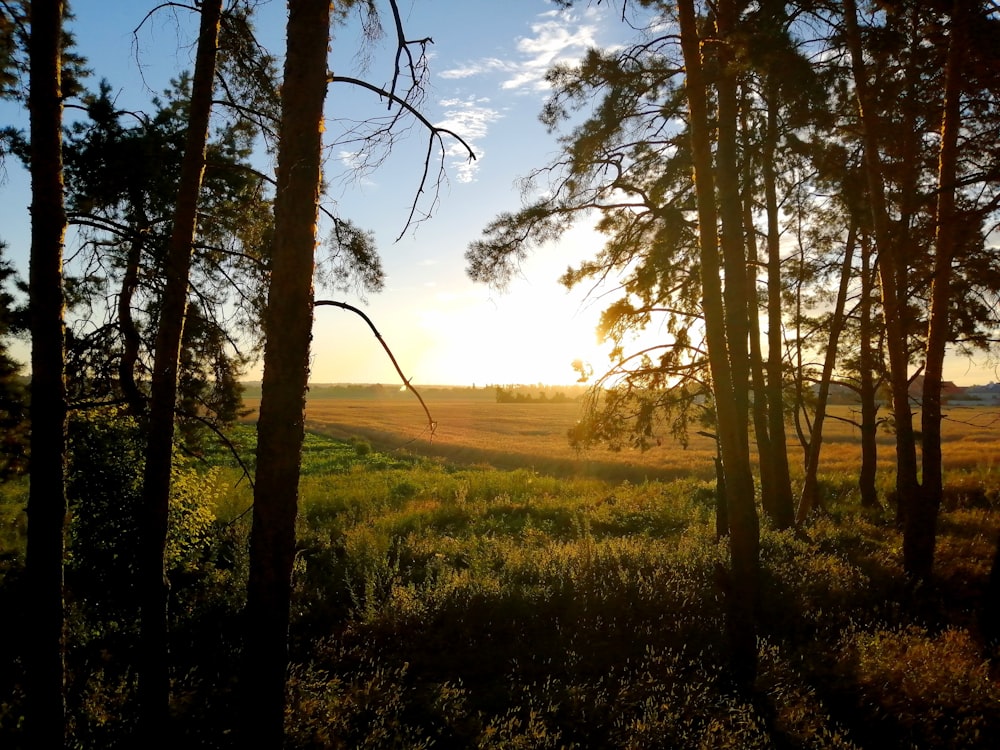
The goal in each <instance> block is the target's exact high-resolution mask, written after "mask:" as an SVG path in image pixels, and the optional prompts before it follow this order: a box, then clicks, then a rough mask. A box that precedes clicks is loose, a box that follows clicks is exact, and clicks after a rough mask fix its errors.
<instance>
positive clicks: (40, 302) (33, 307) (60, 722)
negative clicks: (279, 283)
mask: <svg viewBox="0 0 1000 750" xmlns="http://www.w3.org/2000/svg"><path fill="white" fill-rule="evenodd" d="M62 21H63V3H62V2H61V0H43V1H42V2H35V3H32V4H31V31H30V36H29V62H30V73H29V93H28V109H29V113H30V116H31V125H30V132H31V139H30V143H31V265H30V273H29V282H28V293H29V301H28V309H29V328H30V331H31V393H32V399H31V459H30V464H29V470H30V473H31V488H30V491H29V495H28V540H27V544H28V547H27V558H26V573H27V577H28V590H30V591H31V597H30V599H29V602H30V609H29V612H28V626H27V627H26V629H25V633H26V634H27V637H28V643H27V664H26V671H27V680H28V682H27V700H28V704H27V715H26V722H27V725H26V729H27V732H28V737H29V742H30V743H31V745H32V746H34V747H38V748H58V747H62V746H63V739H64V732H65V720H64V714H65V699H64V695H63V682H64V674H63V672H64V638H63V591H62V586H63V523H64V518H65V516H66V491H65V486H64V479H65V428H66V390H65V383H64V380H63V285H62V260H63V257H62V248H63V238H64V236H65V232H66V213H65V210H64V207H63V183H62V95H63V92H62V88H61V81H62V55H61V52H62V41H63V39H62Z"/></svg>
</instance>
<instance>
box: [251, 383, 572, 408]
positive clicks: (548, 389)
mask: <svg viewBox="0 0 1000 750" xmlns="http://www.w3.org/2000/svg"><path fill="white" fill-rule="evenodd" d="M242 386H243V397H244V398H246V399H259V398H260V383H259V382H256V381H254V382H244V383H242ZM416 388H417V390H419V392H420V395H421V396H423V397H424V398H425V399H428V400H432V401H442V400H469V399H474V400H477V401H480V400H481V401H494V400H495V401H496V402H497V403H519V402H536V403H544V402H554V403H565V402H567V401H576V400H577V399H579V398H580V397H581V396H582V395H583V393H584V392H585V391H586V390H587V388H586V386H573V385H571V386H547V385H544V384H542V383H538V384H535V385H521V384H510V385H494V384H490V385H485V386H476V385H469V386H464V385H417V386H416ZM309 398H310V399H331V398H340V399H352V400H354V399H368V400H387V399H391V400H396V399H411V398H413V394H412V393H409V392H408V389H406V388H402V387H400V386H398V385H395V384H393V385H383V384H381V383H371V384H356V383H321V384H315V385H310V386H309Z"/></svg>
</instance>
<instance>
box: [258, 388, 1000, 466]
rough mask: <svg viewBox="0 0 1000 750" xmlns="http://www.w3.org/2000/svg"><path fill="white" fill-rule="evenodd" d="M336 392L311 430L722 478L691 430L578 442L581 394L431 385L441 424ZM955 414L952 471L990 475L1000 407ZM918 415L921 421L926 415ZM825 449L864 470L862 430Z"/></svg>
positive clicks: (495, 455) (840, 429)
mask: <svg viewBox="0 0 1000 750" xmlns="http://www.w3.org/2000/svg"><path fill="white" fill-rule="evenodd" d="M335 390H336V389H331V388H322V387H320V388H318V389H314V390H313V391H312V392H311V395H310V398H309V400H308V404H307V409H306V429H307V430H310V431H314V432H317V433H321V434H325V435H329V436H332V437H335V438H339V439H345V440H349V439H363V440H366V441H368V442H370V443H371V444H372V445H374V446H376V447H377V448H379V449H380V450H406V451H408V452H411V453H417V454H421V455H428V456H441V457H445V458H449V459H452V460H456V461H460V462H463V463H467V464H489V465H492V466H497V467H501V468H514V467H529V468H534V469H537V470H538V471H543V472H551V473H557V474H574V475H594V476H601V477H604V478H609V479H611V478H619V479H622V478H628V479H631V480H633V481H635V480H639V481H641V480H642V479H654V478H656V479H671V478H677V477H680V476H695V477H701V478H704V479H709V478H711V477H713V476H714V465H713V457H714V456H715V445H714V442H713V441H712V440H710V439H708V438H705V437H702V436H698V435H692V436H691V441H690V445H689V446H688V447H687V448H686V449H685V448H683V447H682V446H680V445H679V444H677V443H676V442H675V441H673V440H672V439H671V438H670V437H669V435H667V436H665V437H663V439H662V443H661V444H660V445H654V446H653V447H651V448H650V449H649V450H646V451H640V450H623V451H620V452H614V451H610V450H607V449H603V448H592V449H588V450H585V451H576V450H574V449H573V448H572V447H570V445H569V442H568V440H567V437H566V433H567V430H568V429H569V428H570V427H571V426H572V425H573V424H574V423H575V422H576V421H577V420H578V419H579V418H580V415H581V410H582V408H583V404H582V402H581V401H579V400H573V401H565V402H553V401H546V402H539V401H531V402H526V403H497V402H496V400H495V398H493V397H492V395H491V394H484V393H483V391H479V392H477V393H475V394H474V395H468V396H463V395H462V394H461V393H457V392H456V390H440V391H439V390H436V389H427V390H424V391H422V392H421V395H422V396H423V398H424V400H425V402H426V404H427V407H428V409H429V411H430V413H431V416H432V417H433V419H434V421H435V423H436V426H435V428H434V430H433V432H432V431H431V429H430V426H429V425H428V420H427V416H426V415H425V413H424V411H423V409H422V407H421V406H420V403H419V402H418V401H417V399H416V398H415V397H413V396H412V395H411V394H405V393H404V394H400V393H397V392H394V391H389V392H388V393H387V394H386V395H384V396H382V397H370V398H344V397H339V396H334V395H331V394H332V393H333V392H335ZM254 395H256V394H254ZM245 404H246V406H247V408H248V409H251V410H252V411H251V413H250V414H249V415H248V417H247V419H248V420H251V421H252V420H253V419H255V418H256V408H257V406H258V405H259V398H247V399H245ZM831 412H832V415H833V417H841V418H853V417H856V414H854V413H853V412H854V410H853V408H852V407H848V406H843V405H838V406H834V407H832V408H831ZM945 414H946V421H945V424H944V456H945V468H946V470H951V471H973V472H987V473H988V472H990V471H992V469H993V466H994V465H996V464H1000V408H998V407H996V406H988V407H987V406H954V407H947V408H946V410H945ZM915 421H916V424H917V426H918V429H919V415H917V416H916V419H915ZM788 438H789V448H790V449H789V457H790V460H791V461H792V464H793V471H795V470H796V468H797V466H799V467H800V466H801V463H802V460H803V456H804V453H803V451H802V449H801V448H800V447H799V441H798V438H797V436H796V431H795V426H794V425H791V424H790V425H789V426H788ZM878 443H879V466H880V468H881V469H882V470H884V471H885V472H891V471H892V467H893V463H894V450H893V437H892V435H891V434H889V433H887V432H885V431H881V432H880V434H879V438H878ZM821 455H822V459H821V472H823V473H840V472H853V471H857V468H858V466H859V465H860V456H861V452H860V444H859V436H858V430H857V428H856V427H854V426H853V425H850V424H848V423H847V422H845V421H843V419H836V418H829V417H828V419H827V421H826V427H825V429H824V440H823V451H822V454H821Z"/></svg>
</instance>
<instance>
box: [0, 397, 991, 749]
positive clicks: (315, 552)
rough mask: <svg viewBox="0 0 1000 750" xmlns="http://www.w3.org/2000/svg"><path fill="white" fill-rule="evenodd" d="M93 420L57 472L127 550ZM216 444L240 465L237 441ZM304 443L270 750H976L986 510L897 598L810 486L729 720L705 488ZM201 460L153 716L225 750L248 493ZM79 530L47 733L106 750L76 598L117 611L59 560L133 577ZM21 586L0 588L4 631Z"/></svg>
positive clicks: (892, 583) (128, 699) (122, 652)
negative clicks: (278, 711)
mask: <svg viewBox="0 0 1000 750" xmlns="http://www.w3.org/2000/svg"><path fill="white" fill-rule="evenodd" d="M107 416H108V415H93V416H92V417H89V418H87V419H84V420H74V442H73V445H74V454H73V455H74V466H75V467H77V468H82V467H83V464H82V463H81V462H82V461H83V460H85V459H86V460H90V461H94V462H98V461H99V462H102V463H103V464H104V466H103V468H100V467H99V466H98V464H97V463H94V464H93V465H92V466H91V468H92V469H94V470H98V469H99V470H100V473H99V474H97V475H95V476H96V477H97V478H96V479H93V480H89V481H88V480H87V478H86V477H76V476H75V473H74V477H75V481H78V482H81V484H79V485H77V487H78V489H77V495H75V496H74V497H78V496H79V489H80V488H83V487H86V488H87V489H88V493H89V494H90V500H89V503H90V505H89V506H86V507H93V508H96V509H102V510H101V512H102V513H103V514H104V516H105V518H104V520H103V521H102V523H103V524H104V525H103V526H102V527H101V528H106V529H109V530H114V529H126V528H127V526H126V521H127V518H122V517H121V516H123V515H126V514H123V513H122V512H121V511H120V510H118V505H117V502H115V501H113V497H112V496H113V494H114V493H112V492H111V491H110V486H111V485H112V484H114V485H115V487H116V488H117V490H116V491H117V492H118V494H117V497H118V499H119V501H120V500H121V499H122V498H123V497H124V496H126V495H128V493H130V492H135V491H136V490H135V485H134V475H135V470H134V467H133V466H131V465H130V461H131V460H132V459H131V458H130V456H134V455H135V453H136V451H137V450H138V442H137V437H136V433H135V432H134V431H133V429H134V425H132V424H130V423H129V421H128V420H127V419H122V418H115V419H108V418H107ZM233 439H234V441H235V442H237V443H238V444H239V445H240V446H241V447H242V448H243V449H244V450H252V446H253V430H252V429H251V428H241V429H240V430H237V431H236V433H235V434H234V436H233ZM306 445H307V450H306V454H305V456H306V457H305V461H304V468H305V474H304V477H303V480H302V486H301V501H302V506H301V513H300V518H299V529H298V538H299V548H298V552H297V555H296V563H295V569H294V581H293V584H294V596H293V610H292V625H291V633H290V635H291V657H292V668H291V673H290V678H289V684H288V686H289V705H288V715H287V724H286V729H287V744H288V746H289V747H290V748H354V747H371V748H382V747H406V748H417V747H461V748H511V747H525V748H538V747H553V748H581V749H582V748H591V747H622V748H636V749H638V748H659V747H662V748H676V747H712V748H746V747H775V746H784V747H809V748H831V749H833V748H836V749H837V750H852V749H854V748H860V747H899V748H902V747H922V748H923V747H926V748H935V747H941V748H944V747H963V748H966V747H968V748H984V749H985V748H991V747H994V746H995V744H996V742H997V736H996V732H997V727H1000V717H998V716H997V708H996V706H997V705H1000V700H998V698H1000V696H998V695H997V688H996V686H995V683H994V681H993V680H992V679H991V676H990V669H991V667H990V664H989V662H988V661H987V657H986V655H984V651H983V650H982V644H981V643H979V642H978V640H977V636H976V631H975V629H974V628H972V627H970V621H969V617H968V612H969V607H970V601H975V597H976V592H977V591H981V590H982V589H983V588H984V587H985V580H986V577H987V575H988V567H989V566H988V563H989V558H990V556H991V554H992V542H993V540H994V538H995V533H996V520H995V518H994V517H993V515H992V514H991V512H990V511H987V510H984V509H981V508H970V509H965V508H958V509H956V510H947V511H946V512H945V515H944V517H943V520H942V527H941V534H942V540H941V541H942V544H941V545H940V549H941V552H942V555H941V559H940V561H939V570H940V576H941V580H942V581H947V583H946V584H944V585H943V587H942V588H948V589H950V588H953V587H954V588H960V589H961V591H960V592H959V591H956V592H954V593H952V592H951V591H945V590H942V591H934V590H923V589H922V590H920V591H917V592H913V591H911V590H908V589H907V588H906V587H905V586H903V585H901V583H900V581H901V571H900V569H899V563H898V559H899V554H898V551H899V545H900V537H899V533H898V532H897V531H896V530H895V529H894V528H893V527H892V526H891V524H889V523H887V522H886V521H885V520H883V519H882V518H881V517H879V516H878V515H862V514H860V513H859V512H858V508H857V506H856V503H857V499H856V493H855V494H850V493H849V492H848V491H847V490H846V488H848V486H849V485H850V484H851V478H850V477H848V476H831V477H826V478H825V484H826V486H827V492H826V495H825V496H826V500H827V504H828V508H829V511H830V512H829V514H828V515H826V516H821V517H817V518H815V519H813V520H812V521H811V523H810V524H809V525H808V526H806V527H805V528H803V529H802V530H801V531H800V532H799V533H792V532H775V531H773V530H771V529H767V528H765V529H764V530H763V533H762V591H761V597H762V599H761V607H760V617H761V619H760V633H761V641H760V644H759V649H760V664H761V668H760V674H759V677H758V680H757V683H756V689H755V692H754V694H753V695H752V696H750V697H741V696H739V695H738V694H737V692H735V691H734V689H733V685H732V684H731V682H730V680H729V677H728V674H727V671H726V665H727V663H728V657H727V654H726V648H725V638H724V632H723V620H724V612H723V606H722V598H721V592H720V591H719V589H718V587H717V576H716V570H717V567H718V566H719V565H725V564H726V563H727V561H728V551H727V549H726V547H725V544H724V543H723V544H720V543H718V542H717V540H716V537H715V530H714V519H713V507H712V497H713V492H714V488H713V486H712V484H711V483H710V482H705V481H696V480H686V481H679V482H673V483H669V484H666V483H659V482H646V483H642V484H630V483H628V482H622V483H609V482H604V481H598V480H595V479H572V478H569V479H557V478H554V477H550V476H545V475H541V474H538V473H536V472H533V471H529V470H524V469H522V470H517V471H497V470H493V469H489V468H485V467H480V468H475V469H473V468H460V467H455V466H449V465H445V464H441V463H435V462H430V461H427V460H422V459H417V458H413V457H406V456H397V455H387V454H384V453H381V452H379V451H377V450H375V449H371V450H370V451H367V452H366V451H365V450H362V451H360V452H359V451H358V450H357V448H356V445H355V444H352V443H349V442H344V443H340V442H336V441H333V440H329V439H326V438H322V437H320V436H317V435H312V434H310V435H309V436H308V438H307V443H306ZM208 455H209V456H210V457H211V459H212V461H213V462H214V463H216V465H217V467H218V468H215V469H212V470H210V471H207V472H205V471H203V470H200V469H199V470H197V471H196V470H195V467H194V466H192V465H189V464H185V463H184V462H179V463H178V467H177V470H176V472H175V477H174V482H175V485H176V488H177V489H176V491H175V493H174V499H173V501H172V515H171V526H172V529H173V530H172V532H171V533H172V541H171V560H172V563H171V583H172V596H171V633H172V635H171V638H172V647H171V653H172V658H173V660H174V665H173V669H174V673H175V675H176V678H175V681H174V705H173V708H172V710H173V713H174V716H175V717H176V721H177V723H178V727H179V731H180V732H181V733H182V734H183V735H184V736H185V737H186V738H187V740H186V741H189V742H190V744H191V745H192V746H213V747H222V746H228V745H227V743H228V740H227V739H226V738H227V737H228V736H229V735H228V734H227V731H228V730H230V729H231V728H232V721H233V720H234V719H233V718H232V717H233V714H232V706H231V701H232V693H231V691H232V687H233V685H234V681H235V675H236V674H237V672H236V666H235V665H236V664H237V663H238V654H239V648H240V645H239V643H240V642H239V633H240V624H239V613H240V607H241V606H242V591H243V590H244V589H245V582H246V540H247V533H248V526H249V524H248V523H247V520H246V518H245V516H241V515H240V514H241V513H243V512H244V511H245V510H246V509H247V504H248V502H249V491H248V490H247V489H246V487H245V486H244V485H245V483H242V484H240V483H238V479H239V478H240V474H239V470H238V469H237V468H234V467H233V466H232V465H231V463H229V464H228V465H223V464H226V463H227V460H228V459H226V457H225V454H217V453H209V454H208ZM116 461H117V462H116ZM130 478H132V479H130ZM994 478H995V477H994ZM958 479H959V480H960V481H959V484H961V485H962V486H966V485H967V484H968V483H969V481H971V480H970V479H969V478H968V477H959V478H958ZM101 483H106V484H107V487H105V491H104V493H103V494H101V492H99V491H98V490H100V489H101V488H102V487H104V485H103V484H101ZM963 483H965V484H963ZM7 486H10V487H12V490H11V491H10V493H9V494H8V495H5V496H4V501H3V503H0V509H7V508H9V509H10V510H11V513H9V514H8V515H7V517H8V518H9V519H12V526H11V531H12V533H15V534H18V533H23V515H19V511H20V508H21V507H23V497H22V496H21V494H19V491H18V490H17V487H18V485H7ZM22 489H23V488H22ZM995 491H996V488H995V487H990V488H984V492H985V493H986V494H987V495H989V496H992V495H991V494H990V493H991V492H995ZM102 503H103V505H102ZM84 507H85V506H84V505H81V504H80V502H79V501H78V500H74V506H73V520H72V524H71V529H72V534H73V537H72V545H71V555H72V556H73V562H72V565H73V566H74V567H73V568H72V569H73V575H71V576H69V577H68V579H67V582H68V584H69V587H70V588H69V594H70V597H71V600H72V601H73V602H74V605H73V606H72V608H71V610H70V613H71V616H70V629H69V644H70V645H69V651H68V659H69V664H70V673H71V680H70V683H69V691H68V695H69V706H70V712H71V717H72V724H71V726H72V730H73V734H74V737H75V738H76V740H77V741H78V742H79V743H81V745H82V746H92V747H96V746H100V747H109V748H113V747H123V746H128V736H129V732H130V731H131V721H132V718H134V703H133V699H134V689H135V684H134V681H133V678H132V675H131V673H130V672H129V671H128V670H127V669H126V668H125V665H126V664H127V656H126V655H127V653H128V649H129V648H130V645H129V644H130V643H131V640H130V639H131V637H132V633H131V630H130V624H131V620H127V619H126V615H125V614H124V612H125V611H126V609H127V607H126V606H125V605H126V603H124V602H123V603H122V607H121V608H120V610H119V611H120V612H122V613H123V614H121V615H118V614H116V613H113V612H110V611H109V610H108V608H107V607H104V608H102V609H99V608H98V607H97V604H96V599H94V597H98V596H100V597H101V598H105V597H107V596H108V595H109V594H111V593H113V592H112V591H108V590H104V589H101V590H100V591H98V590H97V588H98V587H95V586H91V587H90V588H89V589H88V586H89V584H90V582H89V581H88V580H86V579H85V576H84V575H83V574H84V573H87V574H88V575H91V576H97V575H101V573H100V571H99V570H98V569H97V567H96V566H91V567H90V568H88V569H87V570H86V571H85V570H83V569H81V567H80V564H79V561H80V559H81V558H80V557H79V555H80V554H82V553H84V552H85V553H86V554H87V555H89V556H90V557H91V558H92V559H97V558H99V557H100V558H101V559H103V560H104V561H105V563H104V564H106V563H107V561H109V560H119V561H120V560H124V559H127V555H128V554H129V552H128V548H127V545H123V544H122V543H121V542H122V540H121V539H118V540H117V543H115V544H112V543H110V541H109V540H106V539H104V540H102V541H107V542H108V543H107V544H101V545H97V544H96V540H88V541H87V542H86V543H85V542H84V541H83V540H82V538H81V537H80V529H81V528H88V526H87V525H86V524H82V525H81V522H82V521H83V519H82V518H81V517H80V516H81V514H82V512H83V508H84ZM108 516H111V517H110V518H109V517H108ZM217 518H223V519H227V522H225V523H223V522H221V521H217V520H214V519H217ZM18 519H20V520H18ZM96 522H97V519H95V520H94V522H93V523H91V526H90V527H89V528H94V529H95V530H96V528H97V526H96ZM19 524H20V525H19ZM115 533H127V532H122V531H119V532H115ZM88 544H89V545H90V546H91V547H95V549H89V550H88V549H87V545H88ZM15 546H16V540H15ZM114 554H117V555H118V557H117V558H115V557H113V555H114ZM18 560H19V558H16V557H15V558H12V560H11V566H13V567H11V571H12V572H13V573H14V575H8V576H7V577H6V578H5V579H3V586H2V588H0V594H2V596H3V597H4V598H3V599H2V602H3V603H5V604H8V603H9V604H10V606H12V607H15V608H16V606H17V600H16V597H15V593H14V592H15V591H16V590H17V589H16V583H17V580H18V576H17V567H16V566H18V565H19V562H18ZM976 560H978V561H979V564H977V565H973V563H974V562H975V561H976ZM105 580H108V581H111V582H112V583H113V580H112V579H109V578H106V579H105ZM959 581H961V584H959ZM104 585H106V584H105V583H104V582H103V581H102V583H101V586H104ZM86 591H89V592H90V593H89V594H88V597H89V598H88V599H87V601H86V606H84V605H83V603H82V602H81V599H82V593H81V592H86ZM959 594H961V595H959ZM116 617H117V618H118V619H115V618H116ZM6 642H7V643H10V644H14V643H17V642H18V641H17V638H16V637H14V636H13V635H10V637H9V638H8V639H7V640H6ZM5 674H6V673H4V672H3V671H2V670H0V679H2V680H4V683H3V684H4V685H5V686H7V687H8V688H9V694H10V695H11V696H12V700H13V701H14V703H13V707H12V708H11V709H9V711H8V709H0V738H2V737H4V736H5V735H3V732H7V731H9V726H10V723H9V719H7V718H4V715H3V711H8V713H11V712H13V713H16V711H17V705H18V701H19V700H20V698H18V697H17V696H18V695H19V693H17V688H16V685H17V684H18V682H17V680H16V679H15V680H12V679H10V678H8V677H5Z"/></svg>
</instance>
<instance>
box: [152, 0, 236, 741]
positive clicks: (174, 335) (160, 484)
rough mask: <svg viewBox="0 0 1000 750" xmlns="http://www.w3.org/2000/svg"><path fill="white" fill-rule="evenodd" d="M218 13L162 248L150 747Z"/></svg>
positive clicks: (157, 702)
mask: <svg viewBox="0 0 1000 750" xmlns="http://www.w3.org/2000/svg"><path fill="white" fill-rule="evenodd" d="M221 12H222V0H204V2H202V4H201V22H200V28H199V33H198V51H197V53H196V57H195V70H194V78H193V80H192V84H191V103H190V107H189V114H188V129H187V135H186V139H185V144H184V157H183V160H182V162H181V174H180V179H179V184H178V189H177V204H176V206H175V207H174V216H173V227H172V229H171V234H170V244H169V246H168V248H167V258H166V280H165V287H164V291H163V299H162V303H161V308H160V319H159V325H158V328H157V333H156V352H155V355H154V359H153V376H152V381H151V384H150V402H149V422H148V427H147V430H148V442H147V444H146V466H145V473H144V476H143V508H142V513H141V518H140V526H139V529H140V536H141V538H142V545H141V553H140V555H141V556H140V560H139V579H140V586H139V589H140V597H141V601H140V616H141V643H140V653H139V702H140V707H139V721H140V726H139V731H140V735H141V736H142V737H143V738H144V741H145V742H147V744H149V745H150V746H152V745H155V744H157V743H160V742H162V741H163V738H164V737H166V736H167V735H166V732H167V729H168V719H169V702H170V671H169V647H168V642H167V639H168V634H167V596H168V593H167V582H166V579H165V575H164V568H163V564H164V560H163V556H164V551H165V548H166V539H167V510H168V506H169V501H170V468H171V462H172V455H173V439H174V416H175V412H176V400H177V373H178V363H179V361H180V349H181V339H182V336H183V332H184V318H185V315H186V313H187V295H188V282H189V277H190V271H191V255H192V252H193V245H194V238H195V234H196V232H197V225H198V198H199V193H200V192H201V182H202V176H203V174H204V171H205V151H206V144H207V142H208V126H209V118H210V116H211V111H212V92H213V89H214V79H215V67H216V57H217V52H218V43H219V19H220V16H221Z"/></svg>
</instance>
